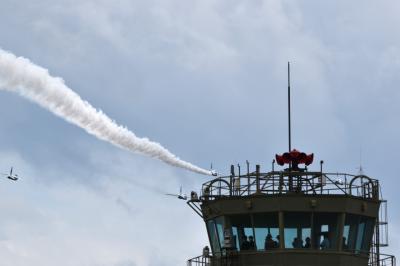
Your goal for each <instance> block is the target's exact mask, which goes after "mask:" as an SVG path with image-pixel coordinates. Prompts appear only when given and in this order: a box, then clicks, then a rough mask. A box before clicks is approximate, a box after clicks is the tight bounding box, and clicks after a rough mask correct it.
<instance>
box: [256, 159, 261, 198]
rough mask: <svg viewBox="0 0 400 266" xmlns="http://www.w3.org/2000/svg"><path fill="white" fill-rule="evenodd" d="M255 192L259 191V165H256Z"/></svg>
mask: <svg viewBox="0 0 400 266" xmlns="http://www.w3.org/2000/svg"><path fill="white" fill-rule="evenodd" d="M256 193H257V194H258V193H260V165H259V164H257V165H256Z"/></svg>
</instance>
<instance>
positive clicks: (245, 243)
mask: <svg viewBox="0 0 400 266" xmlns="http://www.w3.org/2000/svg"><path fill="white" fill-rule="evenodd" d="M255 249H256V243H255V242H254V237H253V236H249V240H247V236H246V235H243V238H242V245H241V246H240V250H255Z"/></svg>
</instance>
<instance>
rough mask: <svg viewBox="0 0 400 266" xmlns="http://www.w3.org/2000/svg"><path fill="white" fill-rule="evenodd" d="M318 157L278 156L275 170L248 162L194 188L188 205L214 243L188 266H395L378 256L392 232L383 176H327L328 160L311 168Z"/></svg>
mask: <svg viewBox="0 0 400 266" xmlns="http://www.w3.org/2000/svg"><path fill="white" fill-rule="evenodd" d="M313 157H314V156H313V154H305V153H303V152H299V151H297V150H291V151H290V152H286V153H284V154H282V155H276V157H275V159H274V160H273V161H272V169H271V171H270V172H262V171H261V167H260V166H259V165H256V167H255V169H254V170H250V166H249V163H247V169H246V170H247V171H243V172H244V173H243V174H241V173H240V166H238V168H236V167H234V166H233V165H232V166H231V169H230V172H231V174H230V175H229V176H221V177H217V178H215V179H212V180H210V181H208V182H206V183H204V184H203V186H202V190H201V193H200V195H197V193H195V192H192V193H191V198H190V200H189V201H188V202H187V203H188V205H189V206H190V207H191V208H192V209H193V210H194V211H195V212H196V213H197V214H198V215H199V216H200V217H201V218H202V219H203V220H204V222H205V225H206V228H207V233H208V238H209V242H210V247H211V248H209V247H208V246H207V247H205V248H204V249H203V254H202V255H201V256H199V257H195V258H193V259H190V260H188V262H187V265H193V266H194V265H196V266H197V265H204V266H206V265H207V266H220V265H227V266H228V265H229V266H256V265H257V266H261V265H269V266H306V265H307V266H313V265H323V266H341V265H343V266H367V265H370V266H378V265H379V266H380V265H385V266H392V265H395V258H394V256H391V255H385V254H383V253H381V249H382V247H384V246H387V237H388V233H387V214H386V210H387V205H386V201H385V200H384V199H382V195H381V189H380V184H379V181H378V180H377V179H374V178H371V177H368V176H366V175H363V174H359V175H351V174H345V173H326V172H324V171H323V161H321V162H320V165H317V167H316V168H317V169H318V170H317V171H311V170H309V169H308V166H309V165H311V163H312V162H313ZM276 164H278V165H281V167H280V168H282V169H275V168H276V167H278V166H277V165H276ZM300 166H302V167H300ZM236 169H238V171H237V172H236V171H235V170H236Z"/></svg>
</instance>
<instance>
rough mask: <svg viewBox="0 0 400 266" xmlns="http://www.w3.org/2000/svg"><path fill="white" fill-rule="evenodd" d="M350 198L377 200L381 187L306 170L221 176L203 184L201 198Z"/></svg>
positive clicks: (369, 180)
mask: <svg viewBox="0 0 400 266" xmlns="http://www.w3.org/2000/svg"><path fill="white" fill-rule="evenodd" d="M293 193H301V194H305V195H349V196H354V197H362V198H364V199H372V200H379V199H380V186H379V182H378V180H376V179H372V178H370V177H367V176H365V175H352V174H345V173H323V172H308V171H293V170H292V171H273V172H268V173H256V172H253V173H248V174H246V175H237V176H233V175H230V176H223V177H218V178H215V179H213V180H210V181H208V182H206V183H204V184H203V187H202V192H201V198H202V199H205V200H208V199H213V198H217V197H227V196H233V197H235V196H236V197H237V196H239V197H244V196H247V195H251V194H268V195H271V194H293Z"/></svg>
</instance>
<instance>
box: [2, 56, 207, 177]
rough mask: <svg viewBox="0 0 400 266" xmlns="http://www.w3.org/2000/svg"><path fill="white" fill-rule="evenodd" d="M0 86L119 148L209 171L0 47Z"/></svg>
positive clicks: (181, 165)
mask: <svg viewBox="0 0 400 266" xmlns="http://www.w3.org/2000/svg"><path fill="white" fill-rule="evenodd" d="M0 90H6V91H12V92H16V93H18V94H19V95H21V96H23V97H25V98H27V99H29V100H31V101H33V102H35V103H37V104H39V105H40V106H42V107H43V108H45V109H47V110H49V111H50V112H52V113H54V114H55V115H57V116H59V117H61V118H63V119H65V120H66V121H68V122H70V123H72V124H74V125H77V126H79V127H81V128H83V129H84V130H86V132H88V133H89V134H92V135H94V136H96V137H97V138H99V139H102V140H104V141H108V142H110V143H112V144H114V145H115V146H118V147H120V148H123V149H126V150H129V151H132V152H138V153H141V154H144V155H147V156H150V157H153V158H157V159H159V160H161V161H163V162H165V163H167V164H170V165H173V166H176V167H181V168H184V169H187V170H190V171H193V172H196V173H200V174H205V175H211V174H212V172H211V171H208V170H205V169H202V168H200V167H197V166H195V165H193V164H191V163H189V162H186V161H183V160H181V159H179V158H178V157H177V156H176V155H174V154H172V153H171V152H170V151H168V150H167V149H166V148H164V147H163V146H161V144H159V143H157V142H153V141H150V140H149V139H147V138H139V137H137V136H136V135H135V134H134V133H133V132H131V131H129V130H128V129H127V128H126V127H123V126H121V125H118V124H117V123H116V122H114V121H113V120H111V119H110V118H109V117H108V116H107V115H106V114H104V113H103V112H101V111H100V110H96V109H95V108H94V107H93V106H92V105H91V104H90V103H88V102H87V101H84V100H82V99H81V97H80V96H79V95H78V94H76V93H75V92H74V91H72V90H71V89H70V88H68V87H67V86H66V85H65V84H64V81H63V80H62V79H61V78H58V77H52V76H50V75H49V72H48V71H47V70H46V69H44V68H42V67H40V66H37V65H35V64H33V63H31V62H30V61H29V60H28V59H26V58H23V57H16V56H15V55H13V54H12V53H9V52H6V51H4V50H2V49H0Z"/></svg>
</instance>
